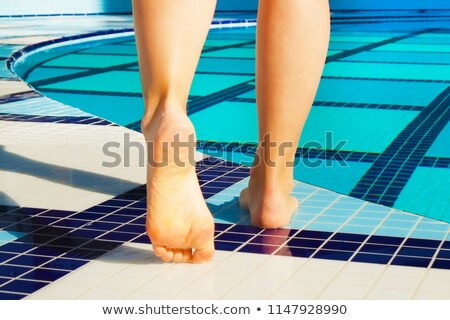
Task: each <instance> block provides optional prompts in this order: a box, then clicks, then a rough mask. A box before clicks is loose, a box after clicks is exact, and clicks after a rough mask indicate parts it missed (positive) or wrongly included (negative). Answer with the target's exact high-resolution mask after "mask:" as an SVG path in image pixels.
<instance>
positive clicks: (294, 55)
mask: <svg viewBox="0 0 450 320" xmlns="http://www.w3.org/2000/svg"><path fill="white" fill-rule="evenodd" d="M329 36H330V12H329V4H328V0H283V1H271V0H260V1H259V11H258V26H257V37H256V61H257V64H256V103H257V106H258V124H259V134H258V139H259V146H258V150H257V157H256V158H255V159H256V160H255V163H254V165H253V168H252V170H251V176H250V183H249V187H248V188H247V189H244V190H243V192H242V193H241V197H240V202H241V205H242V206H243V207H248V208H249V210H250V214H251V220H252V224H254V225H257V226H261V227H267V228H276V227H281V226H285V225H286V224H288V223H289V221H290V219H291V215H292V213H293V212H294V211H295V209H296V208H297V207H298V203H297V200H296V199H295V198H294V197H292V196H290V192H291V191H292V187H293V168H292V165H289V162H292V161H294V158H295V151H296V149H297V144H298V141H299V138H300V134H301V132H302V129H303V126H304V124H305V121H306V118H307V116H308V113H309V110H310V108H311V105H312V102H313V100H314V97H315V94H316V91H317V88H318V85H319V81H320V77H321V74H322V71H323V67H324V63H325V59H326V54H327V50H328V42H329ZM269 141H270V143H271V144H272V145H271V146H270V145H269ZM283 143H284V146H286V143H289V147H284V148H283V147H282V148H283V149H280V147H281V146H283ZM283 153H284V154H283Z"/></svg>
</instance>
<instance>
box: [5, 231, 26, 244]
mask: <svg viewBox="0 0 450 320" xmlns="http://www.w3.org/2000/svg"><path fill="white" fill-rule="evenodd" d="M25 235H26V234H25V233H23V232H17V231H4V230H0V244H5V243H8V242H11V241H14V240H16V239H19V238H21V237H23V236H25Z"/></svg>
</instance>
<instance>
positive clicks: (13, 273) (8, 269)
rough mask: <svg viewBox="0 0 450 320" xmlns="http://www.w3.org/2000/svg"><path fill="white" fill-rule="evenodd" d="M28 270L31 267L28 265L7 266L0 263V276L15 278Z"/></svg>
mask: <svg viewBox="0 0 450 320" xmlns="http://www.w3.org/2000/svg"><path fill="white" fill-rule="evenodd" d="M30 270H31V268H28V267H18V266H9V265H4V264H3V265H0V277H6V278H15V277H18V276H20V275H22V274H24V273H25V272H28V271H30Z"/></svg>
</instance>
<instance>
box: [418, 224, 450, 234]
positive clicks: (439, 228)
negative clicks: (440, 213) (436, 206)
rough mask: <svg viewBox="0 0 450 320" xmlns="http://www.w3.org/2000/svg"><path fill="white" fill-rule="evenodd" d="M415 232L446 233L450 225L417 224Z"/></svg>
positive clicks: (449, 229)
mask: <svg viewBox="0 0 450 320" xmlns="http://www.w3.org/2000/svg"><path fill="white" fill-rule="evenodd" d="M415 230H422V231H434V232H448V231H450V225H449V224H448V223H427V222H419V223H418V225H417V227H416V228H415Z"/></svg>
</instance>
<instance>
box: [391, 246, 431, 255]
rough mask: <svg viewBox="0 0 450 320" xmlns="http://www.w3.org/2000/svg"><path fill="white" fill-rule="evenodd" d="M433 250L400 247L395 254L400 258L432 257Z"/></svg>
mask: <svg viewBox="0 0 450 320" xmlns="http://www.w3.org/2000/svg"><path fill="white" fill-rule="evenodd" d="M435 252H436V250H435V249H425V248H412V247H402V248H401V249H400V251H399V252H398V253H397V254H398V255H400V256H413V257H425V258H427V257H429V258H431V257H433V255H434V253H435Z"/></svg>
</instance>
